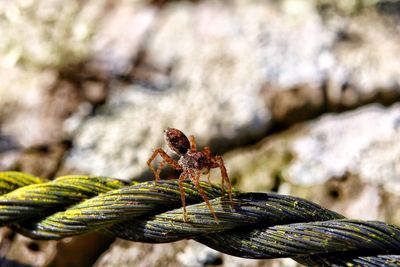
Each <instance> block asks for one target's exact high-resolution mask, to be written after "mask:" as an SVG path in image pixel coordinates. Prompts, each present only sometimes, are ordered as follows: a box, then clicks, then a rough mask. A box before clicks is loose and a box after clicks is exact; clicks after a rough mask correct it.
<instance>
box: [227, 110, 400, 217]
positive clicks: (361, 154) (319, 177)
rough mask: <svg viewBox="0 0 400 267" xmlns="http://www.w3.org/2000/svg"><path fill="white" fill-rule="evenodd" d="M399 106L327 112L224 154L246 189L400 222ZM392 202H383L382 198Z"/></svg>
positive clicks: (232, 172) (344, 212)
mask: <svg viewBox="0 0 400 267" xmlns="http://www.w3.org/2000/svg"><path fill="white" fill-rule="evenodd" d="M399 118H400V106H399V105H398V104H396V105H393V106H391V107H389V108H385V107H382V106H379V105H371V106H366V107H364V108H360V109H358V110H356V111H351V112H346V113H342V114H330V115H325V116H322V117H321V118H320V119H318V120H315V121H313V122H310V123H305V124H302V125H299V126H297V127H294V128H292V129H289V130H287V131H284V132H281V133H279V134H276V135H274V136H271V137H268V138H266V139H265V140H263V141H262V142H260V143H259V144H257V145H254V146H252V147H250V148H247V149H240V150H236V151H235V150H233V151H231V152H230V153H228V154H226V155H225V161H226V165H227V168H228V170H229V171H230V176H231V179H233V180H234V181H237V186H238V187H239V188H241V189H242V190H245V191H266V190H274V191H278V192H279V193H283V194H291V195H298V196H300V197H305V198H308V199H310V200H312V201H315V202H317V203H319V204H321V205H323V206H325V207H327V208H330V209H333V210H335V211H338V212H340V213H343V214H344V215H346V216H348V217H351V218H358V219H365V220H384V221H391V222H393V223H395V224H396V223H397V224H398V223H399V222H400V221H399V219H398V215H397V214H398V213H399V212H398V208H394V206H392V205H391V204H388V203H397V202H398V201H399V199H400V190H399V184H400V179H399V178H400V171H399V164H400V161H399V160H400V149H399V147H398V143H399V137H400V131H399V127H398V121H399ZM389 198H390V199H391V200H390V201H389V202H387V199H389Z"/></svg>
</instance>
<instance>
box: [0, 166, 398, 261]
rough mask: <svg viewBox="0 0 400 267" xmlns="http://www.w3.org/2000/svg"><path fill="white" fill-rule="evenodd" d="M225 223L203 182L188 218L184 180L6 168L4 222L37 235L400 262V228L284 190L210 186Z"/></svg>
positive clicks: (0, 180) (0, 206) (189, 192)
mask: <svg viewBox="0 0 400 267" xmlns="http://www.w3.org/2000/svg"><path fill="white" fill-rule="evenodd" d="M201 186H202V188H203V189H204V192H205V193H206V195H207V197H208V198H209V199H210V203H211V205H212V206H213V208H214V209H215V214H216V215H217V217H218V221H216V220H215V219H214V217H213V215H212V214H211V213H210V210H209V209H208V207H207V205H206V203H204V202H203V198H202V196H201V195H200V194H199V193H198V191H197V189H196V186H195V185H194V184H192V183H191V182H189V181H185V182H184V183H183V187H184V190H185V195H186V200H187V204H188V206H187V222H185V220H184V216H183V208H182V207H181V198H180V190H179V185H178V182H177V181H176V180H168V181H166V180H162V181H159V182H158V183H155V182H141V183H139V182H133V183H131V184H130V185H127V184H126V183H124V182H122V181H120V180H116V179H112V178H106V177H94V176H64V177H60V178H57V179H55V180H53V181H48V180H45V179H41V178H37V177H33V176H30V175H27V174H24V173H18V172H0V192H1V193H2V195H1V196H0V223H2V224H3V225H7V226H9V227H11V228H12V229H14V230H15V231H17V232H19V233H21V234H24V235H26V236H29V237H31V238H35V239H61V238H63V237H67V236H74V235H80V234H84V233H88V232H93V231H101V232H105V233H108V234H110V235H112V236H115V237H120V238H123V239H127V240H131V241H137V242H147V243H165V242H173V241H177V240H181V239H186V238H192V239H195V240H196V241H198V242H201V243H203V244H205V245H207V246H209V247H211V248H214V249H216V250H218V251H221V252H223V253H227V254H230V255H234V256H238V257H244V258H253V259H272V258H282V257H291V258H293V259H294V260H296V261H298V262H300V263H302V264H305V265H318V266H400V228H399V227H398V226H395V225H390V224H386V223H384V222H377V221H360V220H350V219H346V218H344V217H343V216H342V215H340V214H338V213H336V212H333V211H330V210H327V209H324V208H322V207H320V206H319V205H317V204H314V203H312V202H310V201H306V200H304V199H301V198H297V197H293V196H286V195H279V194H274V193H241V192H238V191H235V192H234V194H233V200H232V201H233V206H232V205H231V202H230V200H229V198H228V196H227V195H225V196H222V197H221V196H220V195H221V188H220V187H218V186H214V185H210V184H208V183H205V182H202V183H201Z"/></svg>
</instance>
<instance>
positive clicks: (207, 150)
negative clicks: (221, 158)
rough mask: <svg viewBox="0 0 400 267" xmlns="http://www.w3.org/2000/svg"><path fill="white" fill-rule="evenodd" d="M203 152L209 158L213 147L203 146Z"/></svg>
mask: <svg viewBox="0 0 400 267" xmlns="http://www.w3.org/2000/svg"><path fill="white" fill-rule="evenodd" d="M203 153H204V155H206V157H207V159H209V160H210V159H211V148H210V147H209V146H205V147H204V148H203Z"/></svg>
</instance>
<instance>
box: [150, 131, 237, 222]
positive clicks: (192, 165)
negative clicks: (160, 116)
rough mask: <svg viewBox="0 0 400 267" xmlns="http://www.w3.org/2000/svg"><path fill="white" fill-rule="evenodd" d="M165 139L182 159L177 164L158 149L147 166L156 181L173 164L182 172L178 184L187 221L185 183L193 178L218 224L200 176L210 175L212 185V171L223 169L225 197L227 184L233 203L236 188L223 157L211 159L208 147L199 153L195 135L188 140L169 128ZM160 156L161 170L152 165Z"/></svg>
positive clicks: (222, 179)
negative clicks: (225, 185) (225, 183)
mask: <svg viewBox="0 0 400 267" xmlns="http://www.w3.org/2000/svg"><path fill="white" fill-rule="evenodd" d="M164 139H165V142H166V143H167V146H168V148H169V149H170V150H172V152H174V153H175V154H177V155H178V156H179V160H177V161H176V160H174V159H173V158H171V157H170V156H169V155H168V154H167V153H166V152H165V151H164V150H163V149H162V148H157V149H156V150H155V151H154V152H153V154H152V155H151V157H150V158H149V160H148V161H147V165H148V166H149V168H150V169H151V170H152V171H153V173H154V176H155V178H156V182H157V181H159V180H160V172H161V169H162V168H163V167H164V166H165V164H169V165H171V167H173V168H174V169H176V170H179V171H182V173H181V174H180V176H179V182H178V183H179V190H180V193H181V201H182V206H183V213H184V214H183V216H184V220H185V222H187V212H186V200H185V199H186V197H185V191H184V188H183V181H184V180H185V179H186V178H189V179H191V180H192V181H193V183H194V184H195V186H196V187H197V190H198V191H199V193H200V195H201V196H202V198H203V199H204V202H205V203H206V204H207V207H208V208H209V209H210V211H211V213H212V215H213V217H214V219H215V220H216V221H218V218H217V216H216V214H215V210H214V208H213V207H212V206H211V204H210V202H209V200H208V197H207V195H206V194H205V193H204V190H203V188H202V187H201V186H200V177H201V175H202V174H207V179H208V182H209V183H210V184H211V182H210V170H211V169H213V168H219V169H220V171H221V184H222V185H221V190H222V195H225V191H224V190H225V187H224V182H227V184H228V195H229V200H230V202H231V203H232V185H231V182H230V181H229V177H228V173H227V171H226V168H225V164H224V161H223V160H222V157H221V156H211V149H210V148H209V147H208V146H206V147H204V149H203V151H197V145H196V141H195V138H194V136H193V135H191V136H190V137H189V139H188V138H187V137H186V135H185V134H184V133H183V132H181V131H179V130H178V129H174V128H167V129H166V130H164ZM157 155H160V156H161V158H162V159H163V160H162V161H161V162H160V164H159V166H158V168H157V170H155V169H154V168H153V166H152V165H151V163H152V161H153V160H154V159H155V158H156V157H157Z"/></svg>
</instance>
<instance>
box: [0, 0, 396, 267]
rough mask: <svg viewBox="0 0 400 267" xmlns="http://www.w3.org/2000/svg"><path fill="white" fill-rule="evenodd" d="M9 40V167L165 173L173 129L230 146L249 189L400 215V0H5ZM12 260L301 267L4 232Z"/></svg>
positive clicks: (3, 52) (5, 262)
mask: <svg viewBox="0 0 400 267" xmlns="http://www.w3.org/2000/svg"><path fill="white" fill-rule="evenodd" d="M0 36H1V38H0V171H5V170H20V171H24V172H28V173H31V174H34V175H38V176H42V177H46V178H53V177H56V176H59V175H65V174H72V173H79V174H93V175H108V176H113V177H119V178H121V179H125V180H129V179H132V178H138V179H141V180H149V179H153V177H152V175H151V174H150V172H149V170H148V169H147V165H146V160H147V159H148V157H149V156H150V154H151V152H152V150H153V149H155V148H156V147H159V146H161V147H164V148H165V145H164V143H163V140H162V130H163V129H164V128H166V127H168V126H170V127H176V128H179V129H181V130H182V131H184V132H185V133H187V134H194V135H195V136H196V137H197V140H198V143H199V145H200V146H204V145H207V144H209V145H211V147H212V149H213V151H215V152H217V153H219V154H221V155H223V156H224V159H225V161H226V165H227V168H228V172H229V174H230V177H231V179H232V181H233V182H234V184H235V186H236V187H237V188H239V189H241V190H245V191H275V192H279V193H283V194H291V195H296V196H300V197H303V198H307V199H309V200H312V201H314V202H317V203H319V204H321V205H323V206H324V207H326V208H329V209H332V210H335V211H337V212H339V213H342V214H344V215H345V216H348V217H351V218H359V219H372V220H383V221H386V222H389V223H394V224H398V225H399V224H400V209H399V206H400V104H397V103H396V102H398V101H399V100H400V56H399V55H400V3H398V2H397V1H377V0H369V1H367V0H364V1H363V0H344V1H331V0H314V1H306V0H304V1H303V0H282V1H273V0H270V1H265V0H259V1H257V0H252V1H248V0H226V1H216V0H215V1H212V0H198V1H168V0H153V1H151V0H136V1H135V0H131V1H129V0H119V1H114V0H85V1H82V0H70V1H62V0H52V1H45V0H43V1H34V0H17V1H2V2H0ZM173 175H176V174H174V173H173V172H171V171H166V172H165V173H164V172H163V176H164V177H168V176H173ZM213 176H214V180H215V181H217V180H218V174H217V173H214V175H213ZM0 256H1V266H92V265H93V266H96V267H103V266H143V267H144V266H244V267H255V266H298V264H296V263H295V262H294V261H292V260H290V259H278V260H265V261H260V260H248V259H240V258H235V257H231V256H227V255H222V254H221V253H219V252H216V251H213V250H211V249H209V248H206V247H204V246H202V245H200V244H198V243H196V242H194V241H181V242H176V243H173V244H161V245H149V244H139V243H132V242H127V241H123V240H114V239H112V238H108V237H104V236H101V235H99V234H91V235H87V236H81V237H76V238H69V239H64V240H62V241H59V242H55V241H51V242H39V241H34V240H30V239H28V238H25V237H23V236H20V235H18V234H15V233H13V232H12V231H11V230H8V229H1V235H0Z"/></svg>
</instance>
